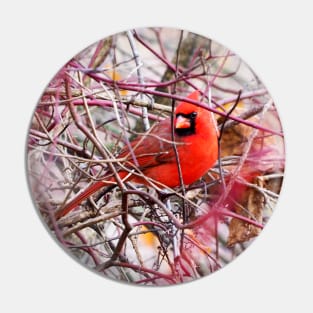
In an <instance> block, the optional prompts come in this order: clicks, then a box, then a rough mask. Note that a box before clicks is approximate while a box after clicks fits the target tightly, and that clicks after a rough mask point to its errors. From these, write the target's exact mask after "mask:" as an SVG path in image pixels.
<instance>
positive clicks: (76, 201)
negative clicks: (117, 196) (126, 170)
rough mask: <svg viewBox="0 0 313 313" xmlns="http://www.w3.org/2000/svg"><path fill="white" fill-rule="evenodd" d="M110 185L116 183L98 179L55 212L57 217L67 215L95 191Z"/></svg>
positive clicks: (112, 185)
mask: <svg viewBox="0 0 313 313" xmlns="http://www.w3.org/2000/svg"><path fill="white" fill-rule="evenodd" d="M105 186H108V187H114V186H115V183H113V181H112V184H110V182H108V181H105V182H104V181H97V182H95V183H93V184H92V185H91V186H89V187H87V188H86V189H85V190H84V191H83V192H81V193H80V194H78V195H76V196H75V197H74V199H72V200H71V201H70V202H69V203H67V204H66V205H65V206H64V207H62V208H60V209H59V210H57V211H56V212H55V218H56V219H57V220H58V219H60V218H61V217H63V216H65V215H66V214H68V213H69V212H71V211H72V210H74V209H75V208H76V207H77V206H78V205H79V204H81V203H82V201H84V200H86V199H87V198H88V197H90V196H91V195H93V194H94V193H95V192H97V191H98V190H100V189H101V188H103V187H105Z"/></svg>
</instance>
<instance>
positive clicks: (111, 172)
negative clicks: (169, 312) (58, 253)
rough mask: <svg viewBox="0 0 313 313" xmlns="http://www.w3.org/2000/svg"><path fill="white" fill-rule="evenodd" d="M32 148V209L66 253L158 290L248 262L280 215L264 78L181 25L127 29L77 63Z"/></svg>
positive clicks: (39, 110) (275, 142)
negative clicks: (240, 259) (246, 254)
mask: <svg viewBox="0 0 313 313" xmlns="http://www.w3.org/2000/svg"><path fill="white" fill-rule="evenodd" d="M26 154H27V156H26V157H27V176H28V182H29V187H30V192H31V195H32V198H33V201H34V203H35V206H36V208H37V210H38V212H39V215H40V217H41V219H42V221H43V223H44V224H45V225H46V227H47V229H48V230H49V232H50V233H51V234H52V236H53V237H54V238H55V239H56V240H57V241H58V242H59V244H60V245H61V246H62V248H63V249H64V250H65V251H66V252H67V253H68V254H69V255H71V256H72V257H73V258H75V259H76V260H78V261H79V262H80V263H81V264H82V265H84V266H85V267H86V268H88V269H91V270H93V271H95V272H97V273H99V274H101V275H103V276H104V277H107V278H110V279H113V280H116V281H119V282H127V283H132V284H137V285H149V286H161V285H162V286H164V285H175V284H180V283H184V282H190V281H193V280H195V279H198V278H200V277H203V276H207V275H209V274H211V273H213V272H215V271H217V270H219V269H221V268H222V267H224V266H225V265H226V264H228V263H229V262H231V261H232V260H234V259H235V258H236V257H237V256H238V255H240V254H241V253H242V252H243V251H244V250H245V249H246V248H247V247H248V246H249V245H250V244H251V242H252V241H253V240H254V239H255V238H256V237H257V236H258V235H259V234H260V232H261V231H262V229H263V228H264V226H265V224H266V222H267V221H268V219H269V218H270V216H271V215H272V213H273V210H274V208H275V205H276V202H277V200H278V196H279V193H280V190H281V185H282V180H283V173H284V163H285V152H284V137H283V132H282V127H281V123H280V119H279V116H278V113H277V110H276V108H275V105H274V101H273V99H272V98H271V96H270V94H269V92H268V91H267V89H266V88H265V87H264V85H263V83H262V82H261V81H260V79H259V78H258V76H257V75H256V74H255V73H254V72H253V71H252V70H251V69H250V67H249V66H248V65H247V64H246V63H245V62H243V61H242V60H241V59H240V57H239V56H238V55H236V53H234V52H233V51H231V50H229V49H228V48H227V47H224V46H222V45H221V44H219V43H217V42H215V41H213V40H211V39H208V38H205V37H202V36H199V35H197V34H194V33H191V32H188V31H185V30H180V29H172V28H140V29H132V30H129V31H125V32H121V33H118V34H115V35H113V36H110V37H107V38H104V39H103V40H100V41H99V42H96V43H95V44H93V45H91V46H89V47H88V48H86V49H85V50H83V51H82V52H80V53H79V54H77V55H76V56H74V57H73V58H72V59H71V60H69V61H68V62H67V63H66V64H65V65H64V66H63V67H62V68H61V69H60V70H59V71H58V72H57V74H56V75H55V76H54V77H53V79H52V80H51V81H50V82H49V84H48V85H47V87H46V89H45V90H44V91H43V94H42V95H41V97H40V99H39V101H38V104H37V105H36V108H35V111H34V114H33V116H32V118H31V122H30V127H29V132H28V136H27V152H26ZM260 262H262V260H260ZM252 266H253V265H252ZM256 268H257V267H256Z"/></svg>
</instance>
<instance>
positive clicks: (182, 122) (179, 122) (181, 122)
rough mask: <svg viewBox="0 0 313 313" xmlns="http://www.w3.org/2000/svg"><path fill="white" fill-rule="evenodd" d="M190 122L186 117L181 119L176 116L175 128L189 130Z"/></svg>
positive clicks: (179, 116)
mask: <svg viewBox="0 0 313 313" xmlns="http://www.w3.org/2000/svg"><path fill="white" fill-rule="evenodd" d="M190 126H191V125H190V120H189V119H188V118H186V117H183V116H181V115H178V117H177V118H176V123H175V128H176V129H180V128H190Z"/></svg>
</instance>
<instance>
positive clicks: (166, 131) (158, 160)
mask: <svg viewBox="0 0 313 313" xmlns="http://www.w3.org/2000/svg"><path fill="white" fill-rule="evenodd" d="M131 150H132V151H131ZM118 157H119V158H124V157H127V160H128V161H129V162H130V163H132V164H134V165H137V166H138V167H139V169H140V170H144V169H146V168H148V167H154V166H158V165H160V164H162V163H172V162H175V160H176V158H175V152H174V149H173V143H172V136H171V122H170V119H165V120H163V121H161V122H160V123H158V124H155V125H154V126H153V128H152V129H151V131H150V132H148V133H147V134H145V135H143V136H138V137H137V138H136V139H135V140H133V141H131V143H130V148H129V147H128V146H125V147H124V148H123V149H122V151H121V152H120V154H119V156H118Z"/></svg>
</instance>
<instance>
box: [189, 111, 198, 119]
mask: <svg viewBox="0 0 313 313" xmlns="http://www.w3.org/2000/svg"><path fill="white" fill-rule="evenodd" d="M197 115H198V113H197V112H192V113H191V114H190V117H191V118H196V116H197Z"/></svg>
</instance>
